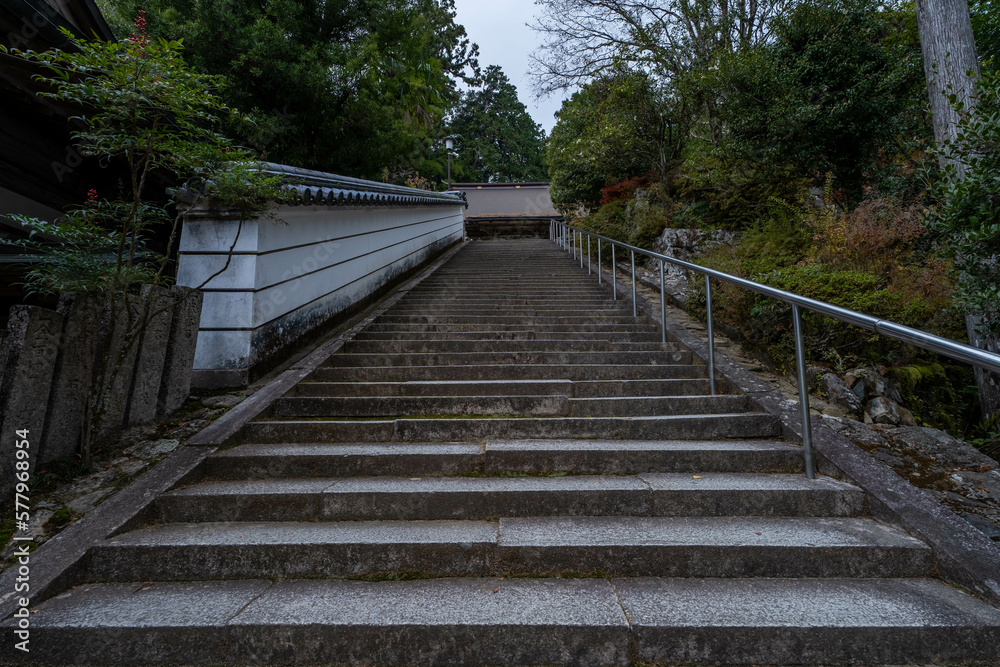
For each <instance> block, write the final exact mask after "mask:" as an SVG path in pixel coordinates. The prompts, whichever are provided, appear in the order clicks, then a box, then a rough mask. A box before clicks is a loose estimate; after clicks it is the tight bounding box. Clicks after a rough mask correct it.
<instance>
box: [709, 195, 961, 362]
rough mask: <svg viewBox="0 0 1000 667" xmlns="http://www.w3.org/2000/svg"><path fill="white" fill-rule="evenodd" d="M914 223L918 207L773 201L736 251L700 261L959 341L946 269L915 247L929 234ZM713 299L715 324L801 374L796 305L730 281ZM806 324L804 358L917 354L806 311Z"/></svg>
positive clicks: (883, 358) (726, 249)
mask: <svg viewBox="0 0 1000 667" xmlns="http://www.w3.org/2000/svg"><path fill="white" fill-rule="evenodd" d="M916 217H917V214H916V213H915V212H914V211H913V209H912V208H910V209H905V208H903V207H900V206H899V205H898V204H896V203H893V202H885V201H871V202H866V203H864V204H862V206H860V207H859V208H858V209H855V210H853V211H850V212H848V213H842V212H839V211H836V210H834V209H832V208H829V207H828V208H825V209H823V210H819V211H817V210H814V209H807V208H797V207H793V206H791V205H789V204H786V203H784V202H781V201H773V202H772V204H771V207H770V210H769V213H768V215H767V216H766V217H763V218H761V219H759V220H758V221H756V222H755V223H754V224H753V225H752V226H751V227H750V228H749V229H747V230H746V231H745V232H744V233H743V234H742V235H741V236H740V239H739V241H738V243H737V244H735V245H733V246H720V247H717V248H715V249H713V250H711V251H710V252H709V253H707V254H706V255H705V256H704V257H703V258H702V259H701V263H703V264H705V265H707V266H710V267H712V268H714V269H718V270H721V271H725V272H727V273H732V274H735V275H738V276H741V277H745V278H749V279H751V280H754V281H757V282H760V283H764V284H766V285H771V286H773V287H777V288H779V289H784V290H787V291H789V292H793V293H795V294H800V295H802V296H807V297H811V298H814V299H818V300H821V301H826V302H828V303H833V304H835V305H839V306H842V307H844V308H848V309H851V310H855V311H858V312H861V313H865V314H867V315H872V316H875V317H880V318H884V319H887V320H891V321H894V322H899V323H901V324H905V325H909V326H915V327H918V328H921V329H925V330H928V331H930V332H932V333H938V334H941V335H946V336H956V335H961V330H962V329H961V322H960V319H959V318H957V317H956V316H955V313H954V312H952V311H949V310H948V309H947V306H948V304H950V283H949V282H948V280H947V278H946V273H947V265H946V264H944V263H942V262H941V261H940V260H938V259H937V258H936V257H934V256H933V254H929V255H920V254H918V253H917V252H916V251H915V249H914V247H913V239H914V235H915V233H917V234H919V233H921V232H923V231H924V230H923V227H922V226H919V225H917V229H916V230H915V226H914V223H915V221H916ZM831 230H835V231H831ZM876 232H878V233H876ZM845 239H847V240H846V241H845ZM863 246H864V247H867V248H868V250H869V253H868V254H867V255H866V254H865V252H864V247H863ZM873 254H877V255H878V256H877V257H873V256H872V255H873ZM696 285H697V287H696V289H698V288H700V283H696ZM715 292H716V293H715V299H714V305H715V312H716V318H717V319H718V321H719V322H720V323H721V324H722V325H723V326H727V327H730V328H731V329H732V330H733V331H734V332H738V334H739V337H741V338H743V339H744V340H745V341H747V342H748V343H750V345H751V346H752V347H755V348H756V349H757V350H758V351H760V352H761V353H762V354H763V355H764V356H765V357H767V358H768V359H769V360H770V361H771V362H772V363H774V365H775V366H777V367H778V368H781V369H784V370H791V369H792V368H793V367H794V338H793V332H792V330H791V328H790V326H789V325H790V323H791V308H790V306H787V305H784V304H782V303H780V302H776V301H774V300H772V299H769V298H765V297H763V296H758V295H756V294H754V293H752V292H749V291H748V290H743V289H740V288H737V287H734V286H731V285H728V284H725V283H722V284H719V285H718V286H716V288H715ZM703 298H704V295H703V293H698V294H697V295H696V298H695V299H693V300H692V309H693V312H695V313H696V314H699V315H702V316H703V314H704V303H703ZM803 321H804V325H805V335H806V343H807V344H806V350H807V354H808V355H809V356H810V358H811V359H813V360H814V361H818V362H826V363H829V364H832V365H833V366H834V367H841V366H844V365H863V364H867V365H871V364H875V363H887V362H891V361H898V360H901V359H904V358H905V357H906V355H908V354H911V352H912V351H907V350H906V349H905V348H904V347H903V346H902V345H899V344H896V343H894V342H892V341H891V340H890V339H887V338H884V337H882V336H878V335H875V334H872V333H870V332H867V331H863V330H861V329H858V328H856V327H852V326H849V325H846V324H843V323H840V322H837V321H834V320H831V319H829V318H826V317H823V316H820V315H815V314H812V313H804V316H803Z"/></svg>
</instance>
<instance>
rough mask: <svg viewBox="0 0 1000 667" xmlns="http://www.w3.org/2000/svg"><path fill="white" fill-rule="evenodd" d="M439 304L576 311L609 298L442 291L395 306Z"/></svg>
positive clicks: (405, 299)
mask: <svg viewBox="0 0 1000 667" xmlns="http://www.w3.org/2000/svg"><path fill="white" fill-rule="evenodd" d="M440 305H449V306H463V307H477V306H487V307H494V306H500V307H505V306H533V307H539V306H542V307H550V306H559V307H561V308H562V307H566V308H573V307H576V308H578V309H579V310H587V309H589V308H607V307H608V299H607V295H605V294H603V293H601V292H599V291H596V290H595V291H594V292H591V293H589V294H584V293H581V292H576V293H574V294H566V293H565V292H562V291H560V292H558V293H555V292H547V293H545V294H537V295H527V294H510V293H507V294H494V295H489V294H472V293H466V294H461V293H457V292H451V291H447V292H446V291H441V292H440V293H438V294H425V295H420V294H414V293H412V292H411V293H410V294H409V295H407V296H405V297H403V298H402V299H400V300H399V301H398V302H397V304H396V306H394V307H402V306H409V307H414V308H423V307H428V306H429V307H435V306H440Z"/></svg>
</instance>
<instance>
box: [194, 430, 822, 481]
mask: <svg viewBox="0 0 1000 667" xmlns="http://www.w3.org/2000/svg"><path fill="white" fill-rule="evenodd" d="M801 469H802V450H801V448H800V447H798V446H796V445H790V444H787V443H784V442H778V441H773V440H719V441H697V440H676V441H649V442H647V441H641V440H638V441H637V440H495V441H494V440H491V441H489V442H487V443H486V445H485V446H483V445H480V444H475V443H409V442H405V443H401V442H395V443H345V444H270V445H266V444H250V445H240V446H238V447H233V448H231V449H226V450H223V451H220V452H216V453H215V454H213V455H212V456H210V457H208V459H206V461H205V463H204V468H203V470H204V474H205V477H206V478H208V479H233V480H236V479H242V480H249V479H264V478H305V477H331V476H334V477H353V476H362V477H373V476H379V475H385V476H400V477H418V476H419V477H423V476H441V475H463V474H470V473H478V474H494V475H496V474H503V473H552V472H565V473H568V474H616V475H620V474H626V475H634V474H637V473H643V472H684V473H691V474H699V475H704V474H705V473H713V472H742V473H748V472H761V473H764V472H800V471H801Z"/></svg>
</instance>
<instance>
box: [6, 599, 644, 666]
mask: <svg viewBox="0 0 1000 667" xmlns="http://www.w3.org/2000/svg"><path fill="white" fill-rule="evenodd" d="M501 585H503V586H504V588H503V589H502V592H501V591H500V590H498V591H497V593H494V592H493V591H494V589H498V588H499V586H501ZM151 619H155V622H151ZM32 621H33V625H32V640H33V641H32V654H31V656H30V657H31V659H32V660H35V661H37V662H39V663H45V662H47V663H51V664H71V663H72V664H100V665H129V666H131V665H138V664H148V663H156V664H191V663H202V664H220V665H221V664H227V665H233V664H244V663H252V664H263V665H278V664H345V663H346V664H354V665H412V664H414V663H415V662H420V663H421V664H427V665H432V664H433V665H557V664H558V665H577V666H580V667H599V666H601V665H625V664H628V661H629V656H628V647H629V630H628V623H627V621H626V619H625V614H624V613H623V612H622V609H621V605H620V604H619V603H618V600H617V597H616V596H615V593H614V590H613V589H612V587H611V584H610V583H609V582H607V581H604V580H574V581H563V580H554V581H547V580H537V579H532V580H521V581H508V582H506V584H505V582H502V581H496V580H493V579H444V580H436V581H406V582H358V581H283V582H278V583H272V582H270V581H262V580H255V581H213V582H203V583H159V584H156V583H154V584H152V585H143V586H141V588H140V584H138V583H136V584H97V585H89V586H82V587H79V588H77V589H74V590H72V591H68V592H67V593H65V594H63V595H62V596H60V597H58V598H55V599H53V600H51V601H50V602H48V603H46V604H45V605H43V607H42V608H41V609H40V610H39V613H38V614H37V615H35V616H33V617H32ZM8 624H9V622H8ZM0 650H2V651H4V653H3V654H0V655H4V656H5V657H9V658H11V659H14V658H15V657H16V658H17V659H18V661H20V662H23V661H24V657H23V656H21V655H17V656H14V655H13V654H14V653H15V652H16V653H18V654H20V651H16V650H15V649H14V648H13V642H5V643H4V645H3V646H2V648H0Z"/></svg>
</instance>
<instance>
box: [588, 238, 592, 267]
mask: <svg viewBox="0 0 1000 667" xmlns="http://www.w3.org/2000/svg"><path fill="white" fill-rule="evenodd" d="M591 263H592V262H591V261H590V234H587V275H588V276H589V275H590V273H591V272H590V265H591Z"/></svg>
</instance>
